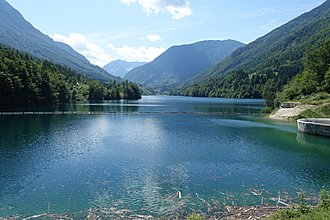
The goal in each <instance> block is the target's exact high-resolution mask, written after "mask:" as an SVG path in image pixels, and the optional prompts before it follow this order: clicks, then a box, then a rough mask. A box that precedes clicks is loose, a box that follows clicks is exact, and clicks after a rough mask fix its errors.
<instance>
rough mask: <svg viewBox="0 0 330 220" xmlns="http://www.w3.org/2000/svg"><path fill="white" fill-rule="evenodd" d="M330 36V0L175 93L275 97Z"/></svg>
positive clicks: (240, 51)
mask: <svg viewBox="0 0 330 220" xmlns="http://www.w3.org/2000/svg"><path fill="white" fill-rule="evenodd" d="M329 36H330V0H327V1H326V2H324V3H323V4H322V5H320V6H319V7H317V8H315V9H313V10H311V11H310V12H307V13H305V14H302V15H301V16H299V17H297V18H295V19H293V20H291V21H290V22H288V23H286V24H284V25H282V26H281V27H279V28H276V29H275V30H273V31H271V32H270V33H268V34H267V35H265V36H263V37H260V38H259V39H257V40H256V41H254V42H252V43H250V44H248V45H246V46H245V47H243V48H239V49H237V50H236V51H235V52H233V53H232V54H231V55H230V56H229V57H227V58H226V59H225V60H223V61H222V62H220V63H219V64H217V65H216V66H215V67H214V68H212V69H210V70H209V71H207V72H204V73H201V74H199V75H198V76H196V77H195V78H194V79H193V80H191V81H190V82H189V83H187V84H185V85H184V86H183V87H181V88H179V89H177V90H176V91H174V92H173V94H180V95H192V96H211V97H233V98H260V97H264V98H270V99H272V98H274V94H275V93H276V92H278V91H280V90H282V88H283V86H284V85H285V84H286V83H287V82H288V81H289V80H290V79H292V77H294V76H295V75H297V74H300V73H302V71H303V60H304V57H305V54H306V52H307V51H309V50H312V49H314V48H317V47H319V46H320V45H321V44H322V43H323V42H324V40H325V39H326V38H328V37H329Z"/></svg>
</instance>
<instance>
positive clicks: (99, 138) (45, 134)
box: [0, 96, 330, 218]
mask: <svg viewBox="0 0 330 220" xmlns="http://www.w3.org/2000/svg"><path fill="white" fill-rule="evenodd" d="M263 107H264V101H263V100H247V99H244V100H238V99H209V98H190V97H162V96H147V97H143V99H141V100H138V101H129V102H124V101H117V102H116V101H113V102H101V103H77V104H71V105H60V106H56V107H53V106H51V107H43V108H20V109H16V110H15V111H67V110H69V111H85V112H100V113H101V112H103V113H108V114H99V115H16V116H4V115H1V116H0V125H1V128H0V217H5V216H13V215H18V216H20V217H21V218H23V217H24V216H31V215H35V214H39V213H44V212H50V213H60V214H68V215H70V216H73V217H76V218H80V217H81V216H85V215H86V213H87V210H88V209H89V208H96V209H97V208H100V207H101V208H103V207H113V208H116V209H118V210H119V209H128V210H131V211H133V213H137V214H146V215H152V216H164V215H168V214H170V213H171V212H173V210H174V211H175V210H176V209H177V208H178V207H182V206H184V207H185V208H187V209H190V210H191V209H194V210H199V209H202V210H203V209H207V207H205V204H203V200H206V201H208V202H209V203H212V202H213V203H214V201H219V203H221V204H230V205H231V204H235V205H257V204H260V203H261V197H263V200H264V203H267V204H275V202H274V201H273V200H272V198H274V197H277V195H278V193H279V192H281V193H283V195H284V194H285V193H288V195H289V196H290V197H292V198H294V197H296V196H297V192H299V191H301V190H304V191H305V192H306V194H307V195H308V196H309V197H313V196H316V195H317V194H318V192H319V190H320V189H321V188H322V187H328V188H330V185H329V184H330V139H329V138H323V137H314V136H309V135H305V134H301V133H299V132H298V131H297V128H296V124H295V123H286V122H278V121H272V120H269V119H266V118H263V117H262V115H261V113H260V112H261V110H262V108H263ZM6 111H8V109H6ZM109 113H111V114H109ZM178 192H180V194H181V198H179V196H178ZM256 193H257V194H261V196H256V195H254V194H256Z"/></svg>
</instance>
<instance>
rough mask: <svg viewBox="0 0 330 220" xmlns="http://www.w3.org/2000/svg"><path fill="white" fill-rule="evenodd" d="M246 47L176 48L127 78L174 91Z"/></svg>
mask: <svg viewBox="0 0 330 220" xmlns="http://www.w3.org/2000/svg"><path fill="white" fill-rule="evenodd" d="M242 46H244V44H243V43H241V42H238V41H234V40H224V41H218V40H213V41H211V40H210V41H201V42H197V43H193V44H187V45H180V46H173V47H171V48H169V49H168V50H166V51H165V52H164V53H163V54H161V55H160V56H158V57H157V58H156V59H155V60H154V61H152V62H150V63H147V64H145V65H143V66H140V67H137V68H135V69H133V70H132V71H130V72H128V73H127V75H126V77H125V78H126V79H128V80H130V81H133V82H136V83H140V84H142V85H145V86H148V87H152V88H170V87H173V86H175V85H177V84H179V83H182V82H184V81H185V80H187V79H190V78H191V77H194V76H195V75H196V74H198V73H200V72H201V71H205V70H207V69H208V68H210V67H212V66H213V65H215V64H216V63H218V62H219V61H221V60H223V59H224V58H226V57H227V56H228V55H230V54H231V53H232V52H233V51H234V50H236V49H237V48H239V47H242Z"/></svg>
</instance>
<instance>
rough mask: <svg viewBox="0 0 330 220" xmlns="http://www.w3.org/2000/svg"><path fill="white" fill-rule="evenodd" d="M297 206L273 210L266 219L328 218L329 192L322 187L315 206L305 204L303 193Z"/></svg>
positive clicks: (315, 219) (329, 212) (329, 217)
mask: <svg viewBox="0 0 330 220" xmlns="http://www.w3.org/2000/svg"><path fill="white" fill-rule="evenodd" d="M301 195H302V201H303V202H302V203H301V204H300V205H299V206H298V208H296V209H294V208H292V209H286V210H280V211H277V212H275V213H274V214H273V215H272V216H270V217H269V218H268V220H286V219H295V220H327V219H330V192H329V191H328V190H324V189H322V190H321V191H320V198H319V203H318V205H317V207H310V206H306V204H305V198H304V195H303V194H301Z"/></svg>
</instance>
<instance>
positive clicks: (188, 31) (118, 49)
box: [7, 0, 325, 66]
mask: <svg viewBox="0 0 330 220" xmlns="http://www.w3.org/2000/svg"><path fill="white" fill-rule="evenodd" d="M7 1H8V2H9V3H10V4H11V5H12V6H14V7H15V8H16V9H17V10H19V11H20V12H21V13H22V15H23V16H24V17H25V19H27V20H28V21H29V22H30V23H32V24H33V25H34V26H35V27H36V28H37V29H39V30H40V31H42V32H43V33H45V34H47V35H49V36H50V37H52V38H53V39H55V40H57V41H62V42H65V43H67V44H69V45H71V46H72V47H73V48H74V49H75V50H76V51H78V52H80V53H81V54H83V55H84V56H86V57H87V59H89V60H90V61H91V62H92V63H94V64H96V65H99V66H103V65H104V64H106V63H108V62H110V61H112V60H115V59H124V60H128V61H151V60H153V59H154V58H155V57H157V56H158V55H159V54H160V53H162V52H164V51H165V50H166V49H168V48H169V47H171V46H173V45H180V44H187V43H193V42H196V41H200V40H211V39H212V40H224V39H234V40H238V41H241V42H244V43H249V42H251V41H254V40H255V39H257V38H258V37H260V36H262V35H264V34H266V33H268V32H269V31H271V30H273V29H274V28H276V27H278V26H280V25H282V24H284V23H286V22H288V21H289V20H291V19H293V18H295V17H297V16H299V15H300V14H302V13H304V12H307V11H309V10H311V9H312V8H314V7H316V6H318V5H320V4H322V3H323V2H325V0H93V1H91V0H53V1H49V0H28V1H23V0H7Z"/></svg>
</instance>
